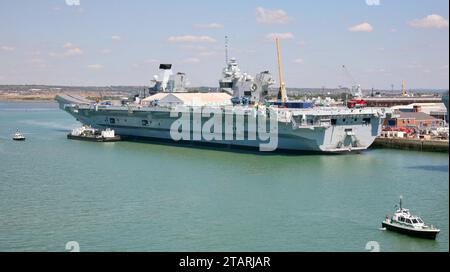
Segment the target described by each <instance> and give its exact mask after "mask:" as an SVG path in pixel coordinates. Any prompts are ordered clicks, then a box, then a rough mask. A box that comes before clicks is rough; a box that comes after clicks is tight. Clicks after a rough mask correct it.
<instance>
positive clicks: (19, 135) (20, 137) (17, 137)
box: [12, 130, 25, 141]
mask: <svg viewBox="0 0 450 272" xmlns="http://www.w3.org/2000/svg"><path fill="white" fill-rule="evenodd" d="M12 139H13V140H14V141H25V136H23V134H22V133H20V131H19V130H17V131H16V133H15V134H14V136H13V138H12Z"/></svg>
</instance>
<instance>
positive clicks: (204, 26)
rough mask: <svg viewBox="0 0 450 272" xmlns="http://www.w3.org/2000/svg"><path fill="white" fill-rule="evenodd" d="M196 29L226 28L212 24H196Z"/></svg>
mask: <svg viewBox="0 0 450 272" xmlns="http://www.w3.org/2000/svg"><path fill="white" fill-rule="evenodd" d="M194 27H195V28H209V29H220V28H224V25H223V24H218V23H210V24H195V25H194Z"/></svg>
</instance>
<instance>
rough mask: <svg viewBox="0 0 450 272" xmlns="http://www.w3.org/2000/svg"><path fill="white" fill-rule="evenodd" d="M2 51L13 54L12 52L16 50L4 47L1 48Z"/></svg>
mask: <svg viewBox="0 0 450 272" xmlns="http://www.w3.org/2000/svg"><path fill="white" fill-rule="evenodd" d="M0 50H1V51H5V52H12V51H14V50H16V48H14V47H12V46H6V45H3V46H2V47H0Z"/></svg>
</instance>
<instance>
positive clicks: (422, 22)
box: [409, 14, 448, 28]
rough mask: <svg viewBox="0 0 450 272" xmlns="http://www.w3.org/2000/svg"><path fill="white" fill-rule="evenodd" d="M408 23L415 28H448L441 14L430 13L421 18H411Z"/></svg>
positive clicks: (446, 21)
mask: <svg viewBox="0 0 450 272" xmlns="http://www.w3.org/2000/svg"><path fill="white" fill-rule="evenodd" d="M409 25H410V26H411V27H415V28H448V20H446V19H445V18H444V17H442V16H441V15H437V14H431V15H428V16H426V17H424V18H422V19H416V20H412V21H411V22H409Z"/></svg>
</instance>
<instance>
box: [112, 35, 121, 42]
mask: <svg viewBox="0 0 450 272" xmlns="http://www.w3.org/2000/svg"><path fill="white" fill-rule="evenodd" d="M111 40H113V41H116V42H118V41H120V40H122V37H120V36H119V35H113V36H111Z"/></svg>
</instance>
